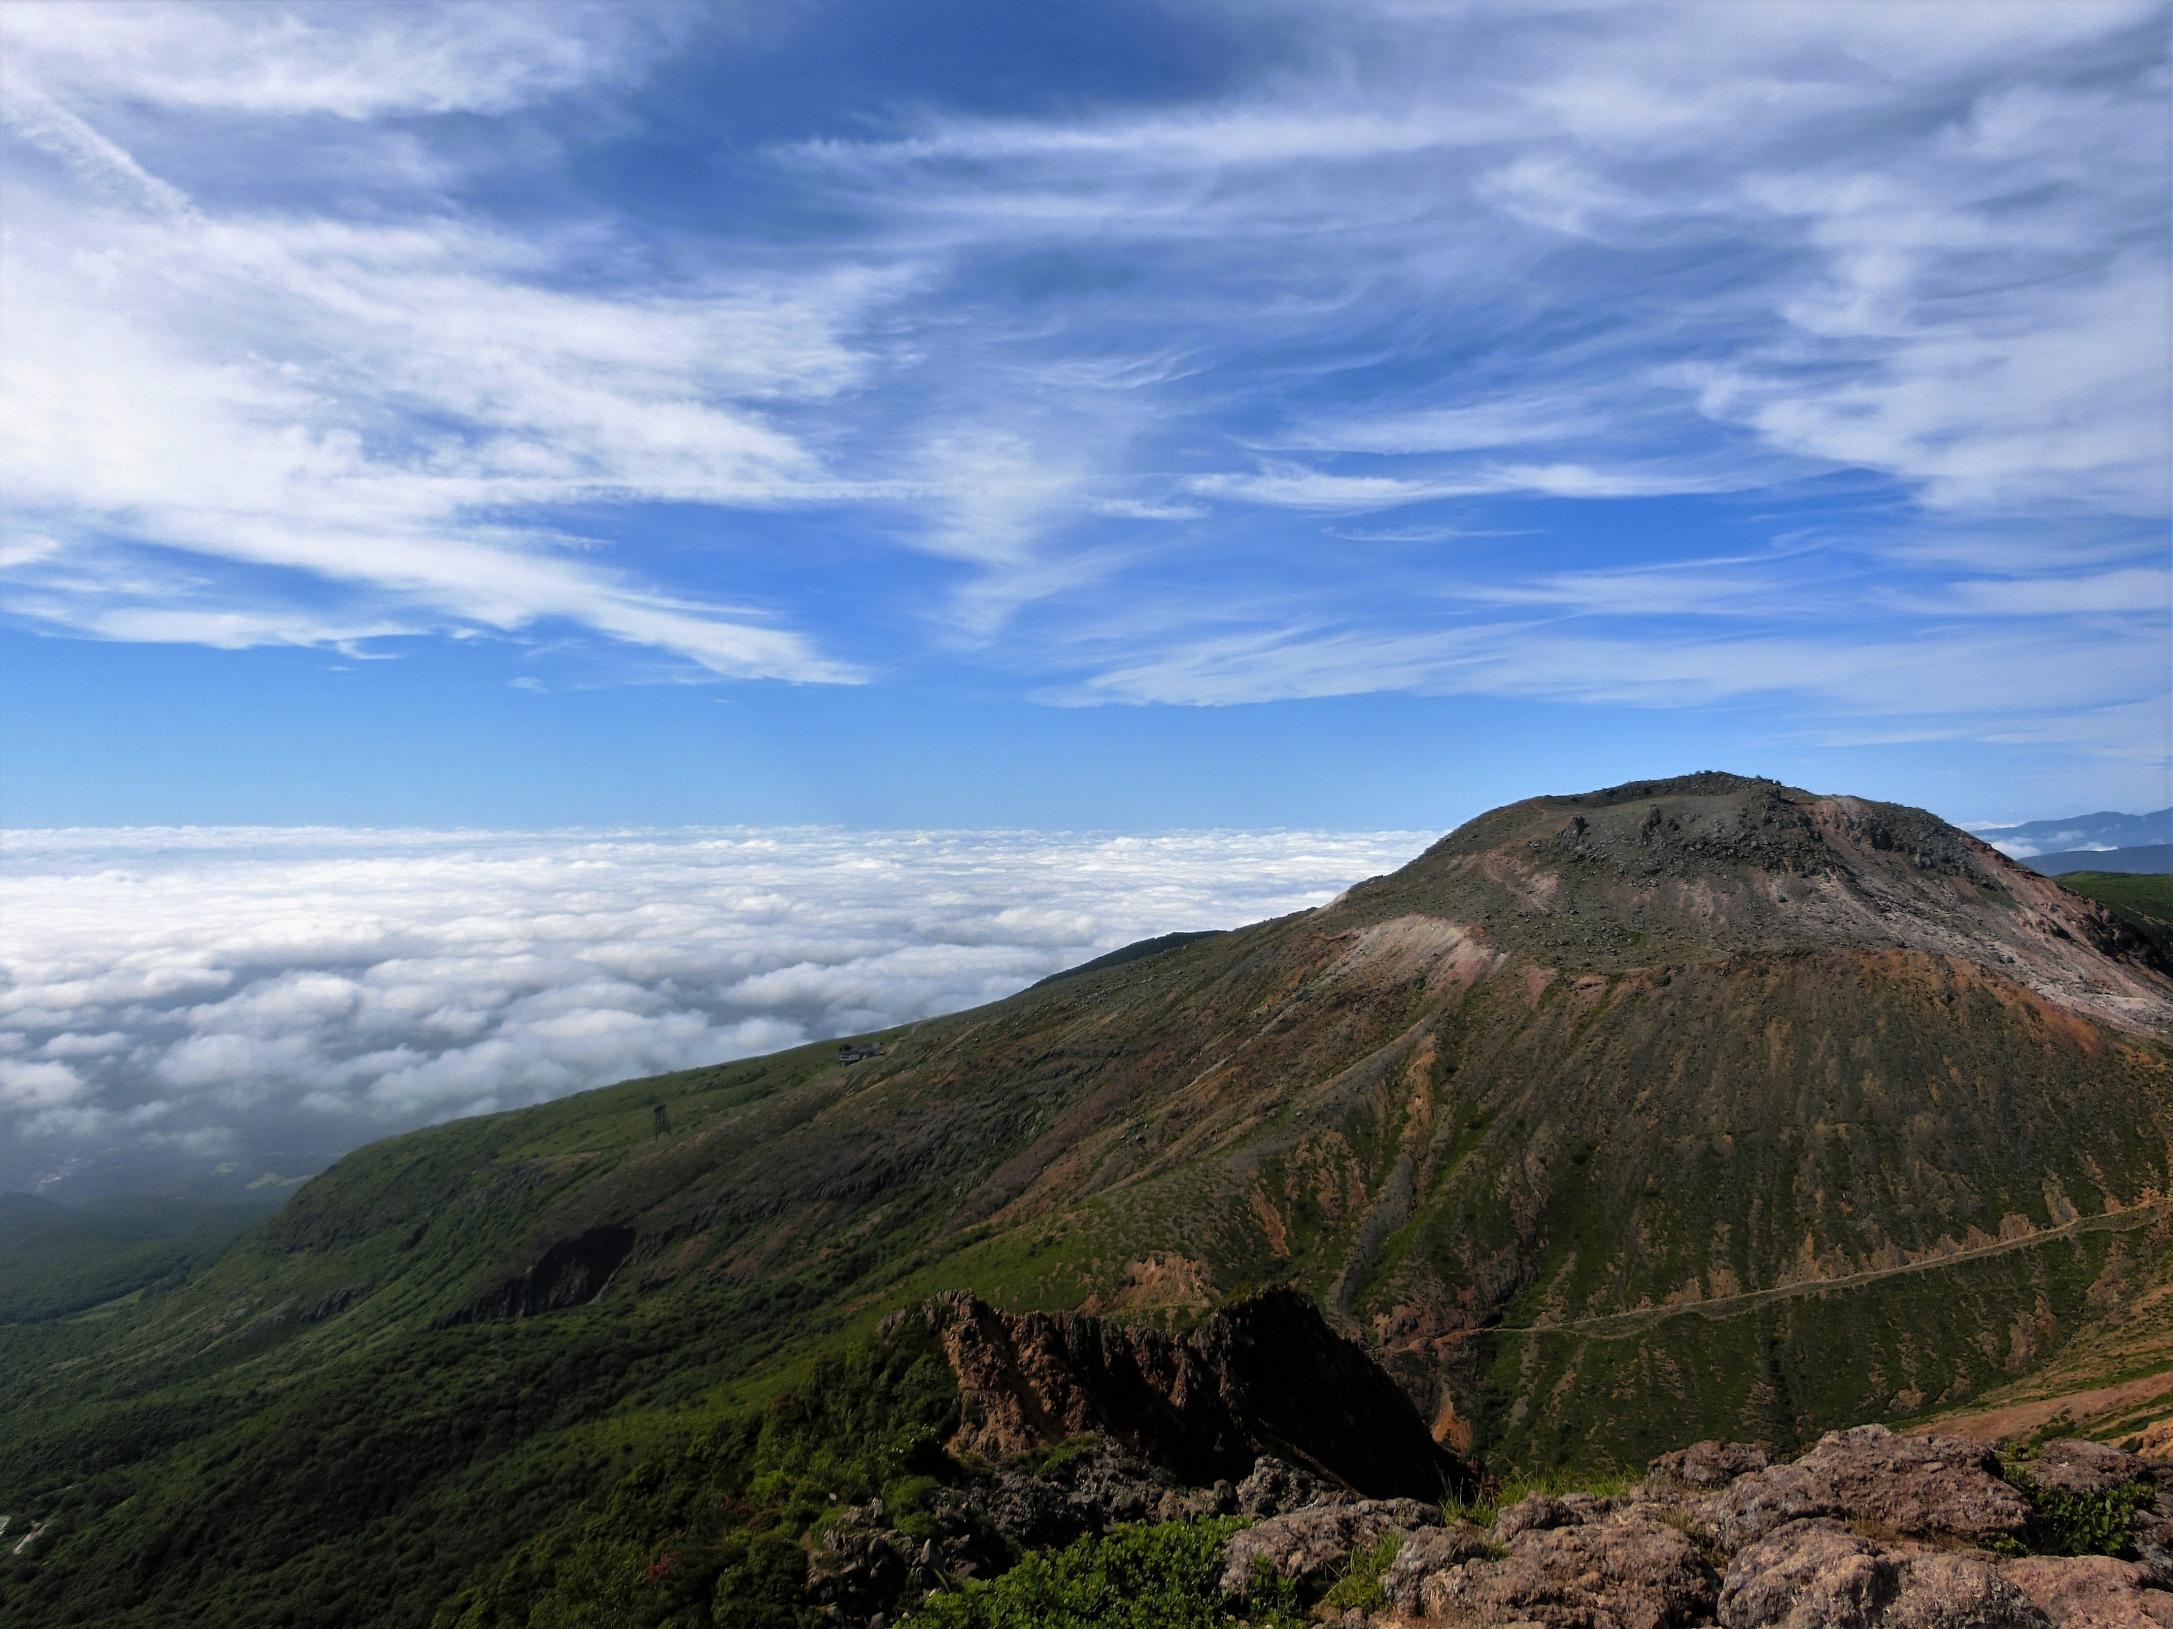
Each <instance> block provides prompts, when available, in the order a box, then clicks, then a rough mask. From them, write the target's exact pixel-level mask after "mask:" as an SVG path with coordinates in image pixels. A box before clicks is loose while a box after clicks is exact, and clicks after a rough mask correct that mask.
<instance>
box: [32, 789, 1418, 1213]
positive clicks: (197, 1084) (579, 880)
mask: <svg viewBox="0 0 2173 1629" xmlns="http://www.w3.org/2000/svg"><path fill="white" fill-rule="evenodd" d="M1425 840H1426V834H1422V833H1414V832H1380V833H1362V834H1349V833H1339V834H1325V833H1317V832H1268V833H1260V832H1199V833H1186V834H1180V835H1169V836H1147V837H1132V836H1117V835H1109V834H1083V835H1068V834H1055V835H1051V834H1044V833H1031V832H876V833H869V832H847V831H839V830H818V829H801V830H744V829H741V830H714V831H694V832H614V833H565V834H525V833H481V832H398V833H377V832H360V831H340V830H322V829H320V830H279V831H275V830H254V829H223V830H220V829H189V830H162V831H105V832H29V833H15V834H12V835H11V836H10V838H9V840H8V857H7V865H6V870H5V875H4V877H0V924H4V930H0V1191H4V1190H6V1189H9V1188H15V1187H21V1186H25V1185H28V1184H31V1183H34V1182H38V1181H41V1180H43V1181H48V1182H51V1181H54V1180H55V1179H58V1180H59V1181H61V1182H66V1181H67V1180H68V1179H69V1178H70V1177H75V1178H78V1179H80V1178H82V1177H84V1176H85V1175H86V1174H87V1173H90V1174H95V1173H97V1172H99V1171H106V1172H108V1173H110V1174H111V1175H112V1176H114V1177H116V1178H118V1177H119V1176H120V1175H121V1174H122V1173H124V1172H133V1173H135V1174H136V1175H135V1179H136V1180H141V1178H142V1175H143V1173H144V1172H145V1170H146V1169H147V1168H152V1169H155V1168H157V1167H160V1166H163V1167H165V1168H166V1169H168V1170H169V1171H170V1172H171V1173H172V1174H173V1175H175V1176H177V1177H178V1176H181V1175H185V1174H189V1173H193V1172H198V1171H202V1170H205V1169H208V1168H210V1167H212V1166H215V1165H218V1164H222V1163H228V1162H232V1163H233V1164H234V1165H235V1166H236V1168H237V1170H238V1171H239V1174H240V1175H241V1176H243V1177H248V1176H253V1175H255V1174H257V1173H258V1172H259V1171H260V1170H262V1169H272V1170H275V1171H278V1172H279V1173H280V1174H281V1175H293V1174H296V1173H298V1172H300V1171H303V1170H307V1169H309V1168H312V1167H314V1166H315V1165H318V1164H321V1163H323V1162H324V1161H325V1160H327V1159H328V1158H330V1157H331V1156H332V1155H333V1154H335V1153H337V1152H338V1151H339V1150H341V1149H344V1148H346V1147H350V1146H353V1145H355V1144H357V1143H359V1142H362V1141H364V1140H367V1139H369V1138H372V1137H375V1136H380V1135H383V1134H386V1133H388V1132H392V1131H397V1130H400V1129H404V1128H407V1127H411V1126H417V1125H423V1124H427V1123H430V1122H433V1121H438V1120H444V1119H449V1118H452V1117H455V1116H458V1115H465V1114H477V1113H485V1112H489V1111H491V1110H494V1109H502V1108H508V1107H512V1106H515V1105H519V1104H525V1103H534V1102H538V1101H541V1100H543V1099H547V1098H552V1097H559V1096H563V1095H565V1094H566V1093H568V1092H574V1091H579V1090H582V1089H584V1088H586V1087H591V1086H597V1085H601V1084H604V1083H607V1082H609V1081H613V1080H619V1079H624V1078H627V1077H629V1076H635V1075H640V1074H645V1073H654V1072H659V1071H663V1070H668V1069H677V1068H683V1067H687V1066H691V1065H695V1064H701V1063H709V1062H714V1061H717V1060H719V1059H724V1058H730V1057H737V1056H744V1055H749V1054H754V1053H760V1052H768V1051H772V1050H775V1049H777V1048H781V1047H787V1046H791V1045H794V1044H796V1043H799V1042H802V1041H807V1040H810V1039H817V1038H821V1037H825V1036H830V1035H840V1034H851V1033H854V1032H857V1031H864V1030H871V1029H876V1028H880V1027H884V1026H887V1025H892V1024H897V1023H902V1022H906V1021H909V1020H912V1019H915V1018H921V1017H926V1016H929V1015H931V1014H936V1013H943V1012H951V1011H956V1010H957V1009H959V1008H962V1007H967V1006H972V1005H974V1004H976V1003H979V1002H983V1001H988V1000H992V999H995V998H997V997H1000V996H1004V995H1008V994H1010V993H1011V992H1013V991H1015V990H1018V989H1020V988H1021V987H1023V986H1024V985H1026V984H1029V983H1031V982H1032V981H1034V980H1035V979H1037V978H1041V977H1043V976H1044V975H1046V974H1048V973H1052V972H1055V971H1057V970H1059V969H1061V968H1064V967H1067V966H1071V965H1075V964H1076V963H1078V962H1080V961H1083V960H1086V959H1087V958H1089V957H1091V956H1094V955H1097V954H1099V953H1100V952H1102V951H1104V950H1108V949H1111V948H1114V947H1115V946H1117V945H1120V944H1124V943H1127V942H1129V941H1130V940H1133V939H1137V938H1141V937H1145V936H1148V935H1151V934H1158V933H1166V932H1170V931H1173V930H1175V929H1180V928H1198V927H1217V926H1235V925H1237V924H1240V923H1243V922H1248V921H1253V920H1256V919H1258V918H1261V917H1266V916H1272V915H1277V914H1280V913H1283V912H1287V911H1292V910H1297V909H1300V908H1303V907H1305V906H1308V905H1312V904H1317V903H1319V902H1320V901H1322V900H1324V899H1326V898H1328V897H1329V896H1330V895H1332V894H1333V893H1335V892H1336V891H1337V890H1339V889H1340V888H1342V887H1344V886H1346V885H1348V884H1349V883H1351V882H1353V881H1355V880H1357V879H1358V878H1360V877H1363V876H1367V875H1370V874H1373V873H1375V872H1379V871H1382V870H1385V869H1389V868H1391V867H1393V866H1395V865H1398V864H1401V863H1402V862H1403V861H1404V860H1405V859H1407V858H1409V857H1410V855H1411V854H1413V853H1414V852H1416V850H1417V849H1418V848H1419V847H1420V846H1422V844H1423V843H1424V841H1425Z"/></svg>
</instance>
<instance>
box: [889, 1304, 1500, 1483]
mask: <svg viewBox="0 0 2173 1629" xmlns="http://www.w3.org/2000/svg"><path fill="white" fill-rule="evenodd" d="M920 1315H921V1317H922V1318H924V1319H925V1320H926V1322H927V1324H928V1326H929V1327H930V1329H932V1330H933V1331H934V1333H935V1335H936V1337H937V1339H938V1340H939V1342H940V1343H941V1345H942V1348H943V1353H944V1356H945V1358H946V1360H947V1361H948V1362H949V1364H950V1366H951V1371H952V1373H953V1374H955V1375H956V1376H957V1377H958V1386H959V1393H960V1417H959V1426H958V1431H957V1434H956V1435H955V1437H954V1438H953V1440H952V1446H953V1448H954V1449H956V1450H959V1451H961V1452H966V1453H973V1454H979V1455H981V1456H983V1457H984V1458H988V1459H1002V1458H1005V1457H1008V1456H1010V1455H1013V1454H1016V1453H1018V1452H1020V1451H1022V1450H1024V1449H1026V1448H1030V1447H1034V1446H1037V1445H1043V1444H1049V1443H1055V1442H1060V1441H1063V1440H1064V1439H1065V1438H1068V1437H1074V1436H1079V1435H1082V1434H1085V1433H1088V1432H1094V1433H1099V1434H1101V1435H1103V1436H1106V1437H1109V1438H1111V1439H1112V1440H1114V1441H1117V1442H1120V1443H1123V1444H1124V1445H1125V1446H1127V1447H1128V1448H1130V1449H1131V1450H1132V1451H1133V1452H1135V1453H1137V1454H1138V1455H1140V1457H1141V1458H1143V1459H1145V1460H1147V1461H1148V1462H1150V1463H1152V1464H1156V1465H1160V1466H1163V1467H1165V1468H1167V1469H1168V1470H1170V1471H1172V1472H1174V1473H1176V1474H1177V1475H1179V1476H1182V1477H1184V1478H1186V1479H1187V1480H1189V1481H1193V1482H1211V1481H1214V1480H1216V1479H1218V1478H1230V1477H1235V1476H1240V1475H1244V1474H1246V1473H1247V1472H1248V1470H1251V1469H1253V1468H1254V1467H1255V1462H1256V1460H1258V1459H1259V1458H1260V1456H1262V1455H1272V1456H1274V1457H1275V1458H1278V1459H1281V1460H1285V1461H1288V1462H1289V1463H1290V1464H1292V1465H1295V1466H1299V1467H1302V1468H1303V1469H1305V1470H1307V1471H1310V1472H1312V1473H1313V1474H1315V1475H1317V1476H1320V1477H1323V1478H1326V1479H1328V1480H1330V1481H1333V1482H1336V1483H1340V1484H1342V1485H1344V1486H1347V1487H1350V1488H1353V1489H1355V1490H1357V1491H1358V1492H1360V1493H1363V1494H1367V1495H1371V1496H1374V1497H1381V1498H1387V1497H1397V1496H1402V1497H1408V1498H1419V1499H1438V1498H1439V1497H1441V1495H1442V1494H1443V1493H1444V1492H1445V1491H1449V1490H1451V1489H1455V1488H1458V1487H1461V1486H1464V1485H1466V1484H1467V1483H1468V1480H1469V1473H1468V1472H1467V1471H1466V1470H1465V1468H1464V1467H1463V1466H1462V1465H1461V1463H1460V1462H1459V1461H1457V1460H1456V1459H1455V1458H1454V1457H1453V1456H1451V1455H1449V1454H1447V1453H1445V1452H1444V1451H1443V1450H1442V1449H1441V1448H1440V1447H1438V1446H1437V1445H1436V1444H1435V1442H1434V1440H1433V1438H1432V1437H1431V1436H1430V1435H1428V1433H1427V1431H1426V1426H1425V1422H1424V1421H1423V1420H1421V1419H1420V1418H1419V1415H1418V1411H1417V1409H1416V1408H1415V1407H1414V1406H1413V1405H1412V1403H1411V1400H1410V1399H1409V1398H1408V1397H1407V1396H1405V1395H1404V1393H1403V1392H1402V1391H1401V1390H1400V1389H1398V1387H1397V1385H1396V1383H1395V1382H1394V1381H1393V1380H1391V1379H1390V1378H1389V1376H1388V1375H1387V1373H1386V1372H1385V1371H1384V1370H1382V1369H1381V1367H1380V1366H1379V1365H1378V1364H1376V1363H1375V1362H1374V1361H1373V1359H1372V1358H1371V1357H1369V1356H1368V1355H1367V1354H1366V1351H1365V1349H1364V1348H1363V1347H1361V1346H1359V1345H1357V1344H1356V1343H1355V1342H1352V1341H1349V1340H1346V1339H1345V1338H1344V1337H1342V1336H1341V1335H1338V1334H1337V1333H1336V1332H1335V1331H1334V1330H1332V1329H1330V1328H1329V1327H1328V1325H1327V1323H1326V1321H1325V1320H1324V1319H1323V1318H1322V1317H1321V1314H1320V1309H1319V1307H1318V1306H1316V1305H1315V1304H1314V1303H1313V1302H1312V1301H1311V1300H1310V1299H1309V1298H1307V1297H1306V1296H1303V1295H1300V1294H1298V1293H1296V1292H1294V1291H1271V1292H1269V1293H1268V1294H1265V1295H1260V1296H1255V1297H1253V1298H1252V1299H1250V1300H1247V1301H1242V1302H1239V1303H1238V1304H1236V1305H1235V1306H1232V1307H1229V1308H1226V1309H1225V1310H1224V1311H1222V1312H1219V1313H1217V1314H1216V1315H1215V1316H1214V1317H1212V1318H1210V1319H1208V1320H1207V1321H1206V1322H1205V1323H1204V1324H1202V1325H1201V1326H1200V1327H1199V1328H1197V1329H1194V1330H1191V1331H1188V1332H1187V1333H1185V1334H1183V1335H1175V1336H1173V1335H1166V1334H1163V1333H1162V1332H1160V1331H1159V1330H1153V1329H1146V1328H1141V1327H1137V1326H1131V1325H1125V1324H1119V1323H1113V1322H1110V1321H1108V1320H1106V1319H1102V1318H1095V1317H1090V1316H1087V1315H1085V1314H1081V1313H1064V1314H1048V1313H1025V1314H1016V1315H1014V1314H1010V1313H1002V1312H998V1311H996V1310H995V1309H994V1308H992V1307H990V1306H989V1305H988V1304H987V1303H986V1302H984V1301H982V1300H980V1299H979V1298H978V1297H976V1296H973V1295H970V1294H966V1293H964V1292H960V1293H956V1294H951V1295H945V1296H940V1297H938V1298H936V1299H935V1300H933V1301H930V1302H928V1303H927V1304H926V1305H925V1306H924V1307H923V1308H922V1309H921V1312H920Z"/></svg>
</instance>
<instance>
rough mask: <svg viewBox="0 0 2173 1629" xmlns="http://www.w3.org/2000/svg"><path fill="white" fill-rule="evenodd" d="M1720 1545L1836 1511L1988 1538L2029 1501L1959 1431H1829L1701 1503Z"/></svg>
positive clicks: (1919, 1529) (2024, 1512) (1888, 1525)
mask: <svg viewBox="0 0 2173 1629" xmlns="http://www.w3.org/2000/svg"><path fill="white" fill-rule="evenodd" d="M1699 1515H1700V1516H1701V1517H1702V1519H1703V1520H1704V1521H1705V1522H1706V1524H1707V1525H1708V1526H1710V1527H1711V1529H1712V1531H1713V1533H1714V1535H1715V1536H1716V1537H1717V1538H1718V1539H1719V1541H1720V1543H1721V1545H1722V1547H1723V1548H1725V1549H1730V1550H1735V1549H1741V1548H1742V1547H1743V1546H1745V1545H1747V1544H1752V1543H1755V1542H1756V1541H1758V1540H1759V1539H1761V1538H1763V1537H1765V1535H1766V1534H1768V1533H1771V1532H1773V1531H1774V1530H1775V1529H1777V1528H1779V1527H1782V1526H1784V1525H1786V1524H1787V1523H1789V1522H1793V1521H1801V1520H1804V1519H1805V1518H1807V1517H1814V1516H1835V1517H1840V1518H1841V1519H1843V1520H1846V1521H1855V1522H1866V1523H1871V1524H1874V1525H1876V1526H1878V1527H1881V1528H1884V1529H1886V1530H1887V1531H1889V1532H1893V1533H1898V1534H1901V1535H1904V1536H1906V1537H1911V1538H1926V1537H1935V1536H1936V1537H1946V1538H1959V1539H1967V1540H1969V1541H1970V1542H1972V1543H1984V1542H1986V1541H1988V1540H1992V1539H1999V1538H2015V1537H2017V1536H2018V1535H2020V1534H2021V1532H2022V1531H2023V1529H2024V1528H2025V1527H2026V1526H2027V1525H2028V1524H2029V1519H2030V1507H2029V1503H2028V1501H2027V1500H2025V1499H2024V1498H2023V1497H2022V1495H2021V1494H2020V1493H2019V1492H2017V1491H2016V1490H2015V1489H2014V1488H2012V1487H2010V1486H2008V1485H2007V1483H2006V1482H2004V1481H2002V1480H2001V1479H2000V1475H1999V1461H1998V1460H1997V1459H1995V1458H1994V1457H1993V1456H1992V1453H1991V1451H1990V1450H1989V1449H1987V1448H1985V1447H1984V1446H1983V1445H1981V1444H1979V1443H1974V1442H1965V1441H1963V1440H1962V1439H1961V1438H1959V1437H1903V1436H1897V1435H1895V1434H1894V1433H1893V1432H1891V1431H1889V1430H1887V1429H1886V1427H1885V1426H1883V1425H1860V1426H1857V1427H1856V1428H1855V1429H1854V1430H1851V1431H1829V1432H1828V1433H1827V1434H1826V1435H1825V1436H1823V1437H1821V1438H1820V1439H1819V1441H1818V1445H1817V1446H1816V1447H1814V1448H1813V1449H1812V1450H1811V1451H1810V1452H1809V1453H1807V1454H1805V1455H1804V1456H1803V1457H1802V1458H1801V1459H1798V1460H1795V1461H1793V1462H1792V1463H1790V1464H1785V1465H1770V1466H1768V1467H1766V1468H1765V1469H1764V1470H1761V1471H1753V1472H1751V1473H1749V1474H1748V1475H1745V1476H1739V1477H1737V1478H1736V1479H1735V1480H1734V1481H1733V1482H1731V1483H1730V1484H1729V1485H1728V1486H1727V1487H1726V1488H1724V1489H1722V1490H1721V1491H1720V1492H1719V1493H1716V1494H1714V1495H1713V1496H1712V1497H1711V1498H1709V1499H1706V1500H1704V1501H1702V1502H1701V1503H1700V1506H1699Z"/></svg>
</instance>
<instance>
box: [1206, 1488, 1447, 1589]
mask: <svg viewBox="0 0 2173 1629" xmlns="http://www.w3.org/2000/svg"><path fill="white" fill-rule="evenodd" d="M1440 1523H1441V1512H1440V1510H1439V1509H1437V1508H1436V1507H1435V1506H1433V1505H1427V1504H1421V1503H1419V1502H1418V1501H1417V1500H1416V1499H1360V1500H1356V1501H1353V1502H1352V1503H1349V1504H1334V1505H1317V1506H1315V1507H1313V1508H1312V1509H1310V1510H1292V1511H1288V1512H1286V1513H1284V1514H1283V1515H1280V1516H1270V1517H1268V1518H1267V1519H1266V1520H1265V1521H1260V1522H1255V1523H1254V1524H1253V1525H1252V1526H1250V1527H1248V1528H1246V1529H1244V1530H1243V1531H1242V1532H1240V1533H1237V1534H1235V1535H1233V1536H1232V1538H1231V1540H1230V1543H1229V1545H1228V1547H1227V1548H1226V1549H1224V1551H1223V1553H1222V1554H1223V1563H1222V1587H1223V1589H1224V1591H1225V1592H1227V1593H1228V1594H1231V1595H1240V1596H1242V1595H1248V1594H1250V1593H1251V1592H1252V1588H1253V1584H1254V1581H1255V1580H1256V1579H1257V1578H1258V1577H1259V1576H1260V1574H1261V1573H1262V1571H1263V1570H1264V1571H1267V1572H1271V1573H1273V1574H1275V1575H1276V1576H1277V1577H1281V1578H1287V1579H1289V1580H1291V1582H1293V1583H1295V1584H1298V1585H1300V1586H1301V1587H1304V1586H1311V1585H1319V1584H1324V1583H1326V1582H1327V1581H1328V1580H1330V1579H1331V1578H1332V1577H1333V1576H1334V1575H1335V1574H1337V1573H1339V1572H1341V1571H1342V1570H1343V1568H1344V1566H1345V1564H1346V1563H1348V1562H1349V1561H1350V1559H1351V1557H1352V1556H1354V1555H1356V1554H1357V1553H1358V1552H1359V1551H1360V1550H1363V1549H1365V1548H1366V1547H1367V1546H1369V1545H1373V1544H1378V1543H1379V1542H1380V1541H1381V1540H1382V1539H1384V1538H1386V1537H1387V1536H1388V1535H1389V1534H1391V1533H1408V1532H1410V1531H1412V1530H1413V1529H1415V1528H1420V1527H1428V1526H1435V1527H1438V1526H1439V1525H1440Z"/></svg>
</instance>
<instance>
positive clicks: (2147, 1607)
mask: <svg viewBox="0 0 2173 1629" xmlns="http://www.w3.org/2000/svg"><path fill="white" fill-rule="evenodd" d="M1999 1570H2000V1576H2001V1577H2003V1578H2005V1579H2006V1580H2007V1581H2008V1582H2009V1583H2010V1584H2013V1585H2014V1586H2015V1587H2016V1588H2017V1589H2019V1590H2021V1591H2022V1593H2023V1594H2025V1595H2027V1596H2028V1597H2029V1598H2030V1599H2031V1600H2032V1601H2034V1602H2035V1603H2036V1604H2037V1606H2038V1607H2039V1609H2040V1610H2042V1611H2043V1612H2044V1614H2045V1616H2046V1617H2048V1618H2050V1619H2051V1620H2052V1626H2053V1629H2173V1594H2168V1593H2167V1592H2166V1591H2164V1590H2162V1589H2152V1588H2150V1587H2148V1575H2147V1574H2146V1573H2145V1571H2144V1569H2143V1568H2141V1567H2139V1566H2137V1565H2136V1564H2135V1563H2134V1562H2132V1561H2116V1560H2114V1559H2113V1558H2112V1557H2111V1556H2109V1555H2028V1556H2021V1557H2018V1558H2017V1559H2015V1560H2013V1561H2004V1562H2002V1563H2000V1569H1999Z"/></svg>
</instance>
